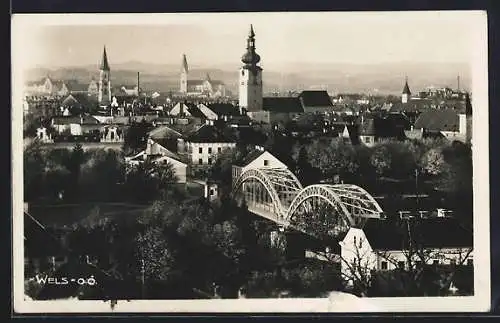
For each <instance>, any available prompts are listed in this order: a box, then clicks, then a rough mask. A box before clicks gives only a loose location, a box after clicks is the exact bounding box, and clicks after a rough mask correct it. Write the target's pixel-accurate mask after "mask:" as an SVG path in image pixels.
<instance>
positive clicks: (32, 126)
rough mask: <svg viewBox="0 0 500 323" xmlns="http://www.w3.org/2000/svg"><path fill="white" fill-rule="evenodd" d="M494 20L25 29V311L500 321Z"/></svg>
mask: <svg viewBox="0 0 500 323" xmlns="http://www.w3.org/2000/svg"><path fill="white" fill-rule="evenodd" d="M486 17H487V16H486V13H485V12H480V11H434V12H431V11H428V12H426V11H422V12H316V13H314V12H308V13H305V12H304V13H300V12H281V13H279V12H275V13H192V14H66V15H55V14H54V15H48V14H46V15H44V14H37V15H21V14H19V15H14V16H13V18H12V73H13V76H12V82H13V83H12V84H13V92H12V93H13V99H12V102H13V108H12V138H13V142H12V151H13V179H12V181H13V182H12V183H13V188H12V189H13V217H12V218H13V221H12V223H13V230H12V232H13V236H12V239H13V251H12V252H13V261H14V265H13V272H14V277H13V279H14V294H13V295H14V309H15V310H16V311H19V312H26V313H42V312H43V313H55V312H63V313H71V312H92V313H96V312H256V313H257V312H329V311H333V312H387V311H389V312H391V311H395V312H405V311H408V312H422V311H431V312H432V311H434V312H441V311H448V312H449V311H452V312H461V311H475V312H478V311H487V310H489V307H490V269H489V266H490V254H489V248H490V247H489V216H490V211H489V170H488V169H489V165H488V159H489V157H488V156H489V155H488V149H489V148H488V108H489V107H488V73H487V72H488V60H487V59H488V49H487V26H486V20H487V19H486Z"/></svg>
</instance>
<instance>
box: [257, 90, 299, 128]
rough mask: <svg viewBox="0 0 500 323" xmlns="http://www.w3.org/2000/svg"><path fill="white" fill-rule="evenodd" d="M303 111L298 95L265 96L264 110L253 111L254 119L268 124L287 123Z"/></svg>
mask: <svg viewBox="0 0 500 323" xmlns="http://www.w3.org/2000/svg"><path fill="white" fill-rule="evenodd" d="M302 113H304V109H303V107H302V104H301V101H300V99H299V98H297V97H265V98H262V111H254V112H252V119H253V120H254V121H256V122H263V123H268V124H276V123H286V122H288V121H290V120H293V119H294V118H295V117H297V116H298V115H300V114H302Z"/></svg>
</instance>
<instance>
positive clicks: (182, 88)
mask: <svg viewBox="0 0 500 323" xmlns="http://www.w3.org/2000/svg"><path fill="white" fill-rule="evenodd" d="M180 81H181V83H180V88H179V92H181V93H184V94H186V93H187V91H188V88H187V83H188V63H187V58H186V54H182V67H181V80H180Z"/></svg>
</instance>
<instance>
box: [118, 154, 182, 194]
mask: <svg viewBox="0 0 500 323" xmlns="http://www.w3.org/2000/svg"><path fill="white" fill-rule="evenodd" d="M125 173H126V180H125V186H126V192H127V196H128V198H130V199H133V200H135V201H138V202H150V201H154V200H157V199H158V198H159V197H161V196H164V195H165V194H167V193H168V192H169V191H170V190H171V189H172V184H174V183H176V181H177V178H176V175H175V171H174V170H173V165H172V164H171V163H166V164H160V165H159V164H156V163H153V162H150V161H145V162H143V163H140V164H137V165H128V166H127V168H126V170H125Z"/></svg>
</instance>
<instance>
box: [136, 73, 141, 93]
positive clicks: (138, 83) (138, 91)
mask: <svg viewBox="0 0 500 323" xmlns="http://www.w3.org/2000/svg"><path fill="white" fill-rule="evenodd" d="M139 74H140V73H139V72H137V96H139V94H140V90H139V89H140V87H139V86H140V82H139Z"/></svg>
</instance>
